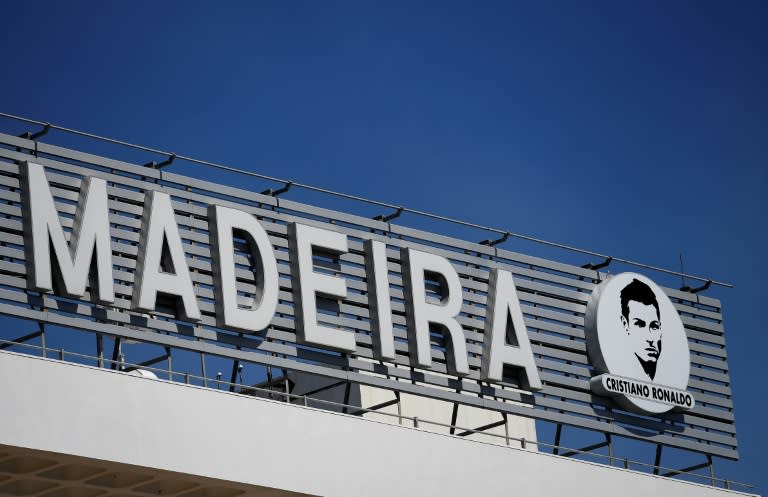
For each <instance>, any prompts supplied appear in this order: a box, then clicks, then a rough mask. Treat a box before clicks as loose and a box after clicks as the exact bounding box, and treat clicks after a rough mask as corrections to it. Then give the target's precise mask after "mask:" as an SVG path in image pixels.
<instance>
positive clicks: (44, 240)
mask: <svg viewBox="0 0 768 497" xmlns="http://www.w3.org/2000/svg"><path fill="white" fill-rule="evenodd" d="M20 169H21V174H22V182H23V190H24V192H23V200H24V202H23V205H24V207H23V208H24V212H23V214H24V221H25V222H24V234H25V235H26V242H25V247H26V257H27V271H28V273H27V281H28V284H29V286H30V287H31V288H34V289H35V290H39V291H44V292H51V291H53V282H52V278H53V276H52V274H51V253H50V247H53V253H54V254H55V256H56V261H57V263H58V267H59V269H60V271H59V272H57V274H56V276H55V277H56V278H57V283H60V285H59V286H60V287H61V288H62V290H63V291H64V293H66V294H67V295H68V296H71V297H77V298H81V297H83V295H84V294H85V286H86V283H87V282H88V277H89V274H90V273H91V271H90V269H91V262H92V260H93V259H94V252H95V255H96V257H95V259H96V276H97V277H96V281H95V282H94V284H95V286H96V287H98V292H94V290H95V289H94V288H91V294H94V293H98V297H97V300H99V301H101V302H105V303H112V302H114V301H115V291H114V287H113V284H114V282H113V280H112V249H111V247H110V237H109V208H108V203H107V184H106V182H105V181H104V180H103V179H99V178H91V177H87V178H85V179H83V182H82V185H81V187H80V196H79V198H78V201H77V210H76V212H75V222H74V225H73V227H72V236H71V240H70V243H69V244H68V243H67V241H66V238H65V236H64V230H63V229H62V227H61V220H60V219H59V214H58V212H57V211H56V204H55V203H54V201H53V195H52V194H51V188H50V185H49V184H48V179H46V177H45V171H44V169H43V166H41V165H39V164H34V163H32V162H25V163H23V164H22V165H21V168H20ZM49 241H50V242H49ZM93 286H94V285H92V287H93Z"/></svg>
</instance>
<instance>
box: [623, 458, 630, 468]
mask: <svg viewBox="0 0 768 497" xmlns="http://www.w3.org/2000/svg"><path fill="white" fill-rule="evenodd" d="M624 469H629V458H628V457H625V458H624Z"/></svg>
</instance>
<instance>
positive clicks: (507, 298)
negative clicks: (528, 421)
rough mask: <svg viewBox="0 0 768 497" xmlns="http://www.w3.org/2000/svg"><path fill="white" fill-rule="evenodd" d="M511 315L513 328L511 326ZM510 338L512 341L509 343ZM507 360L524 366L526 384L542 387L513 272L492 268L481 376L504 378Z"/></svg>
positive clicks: (536, 388) (527, 385)
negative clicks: (503, 373)
mask: <svg viewBox="0 0 768 497" xmlns="http://www.w3.org/2000/svg"><path fill="white" fill-rule="evenodd" d="M510 318H511V319H512V323H511V324H512V327H511V329H510V327H509V326H508V324H510V323H509V321H508V320H509V319H510ZM507 342H509V343H510V345H507ZM505 364H509V365H511V366H517V367H520V368H522V372H523V374H522V375H521V380H522V381H521V384H522V385H521V386H522V387H523V388H525V389H527V390H541V388H542V386H541V380H540V379H539V372H538V370H537V369H536V363H535V362H534V360H533V352H532V351H531V342H530V341H528V330H527V329H526V327H525V321H524V320H523V311H522V310H521V309H520V300H518V298H517V288H515V282H514V280H513V279H512V273H510V272H509V271H504V270H501V269H493V270H492V271H491V277H490V281H489V282H488V306H487V308H486V316H485V336H484V337H483V360H482V365H481V368H480V379H482V380H487V381H501V379H502V372H503V369H504V365H505Z"/></svg>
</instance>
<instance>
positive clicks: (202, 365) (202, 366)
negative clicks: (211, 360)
mask: <svg viewBox="0 0 768 497" xmlns="http://www.w3.org/2000/svg"><path fill="white" fill-rule="evenodd" d="M200 372H201V373H202V375H201V376H202V377H203V386H204V387H208V375H207V374H206V372H205V352H200Z"/></svg>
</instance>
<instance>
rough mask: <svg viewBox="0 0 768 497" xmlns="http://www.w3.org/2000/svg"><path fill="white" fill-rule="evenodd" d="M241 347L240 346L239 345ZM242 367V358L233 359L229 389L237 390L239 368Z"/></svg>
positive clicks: (231, 390)
mask: <svg viewBox="0 0 768 497" xmlns="http://www.w3.org/2000/svg"><path fill="white" fill-rule="evenodd" d="M238 349H239V347H238ZM239 367H240V359H235V360H234V361H232V374H231V375H230V377H229V391H230V392H234V391H235V383H236V382H237V370H238V368H239Z"/></svg>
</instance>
